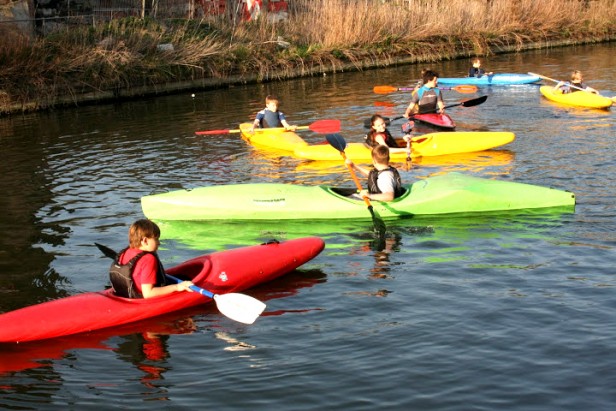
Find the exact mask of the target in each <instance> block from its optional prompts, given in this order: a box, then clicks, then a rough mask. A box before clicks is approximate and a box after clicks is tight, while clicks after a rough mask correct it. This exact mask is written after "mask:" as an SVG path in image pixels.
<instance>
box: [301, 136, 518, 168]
mask: <svg viewBox="0 0 616 411" xmlns="http://www.w3.org/2000/svg"><path fill="white" fill-rule="evenodd" d="M514 139H515V135H514V134H513V133H510V132H505V131H457V132H455V131H448V132H442V133H430V134H424V135H421V136H416V137H413V139H412V148H413V151H412V154H411V157H413V158H415V157H431V156H442V155H447V154H459V153H472V152H476V151H484V150H489V149H491V148H494V147H499V146H502V145H504V144H508V143H511V142H512V141H513V140H514ZM401 144H403V142H402V143H401ZM344 152H345V154H346V156H347V157H348V158H350V159H351V160H355V161H361V160H368V161H369V160H370V159H371V155H370V148H369V147H368V146H367V145H365V144H364V143H349V144H347V146H346V149H345V150H344ZM294 155H295V156H296V157H300V158H305V159H308V160H325V161H335V160H340V153H339V152H338V150H336V149H335V148H333V147H332V146H330V145H329V144H316V145H303V146H298V148H296V149H295V151H294ZM406 157H407V155H406V153H392V154H391V155H390V158H391V160H392V161H404V160H405V159H406Z"/></svg>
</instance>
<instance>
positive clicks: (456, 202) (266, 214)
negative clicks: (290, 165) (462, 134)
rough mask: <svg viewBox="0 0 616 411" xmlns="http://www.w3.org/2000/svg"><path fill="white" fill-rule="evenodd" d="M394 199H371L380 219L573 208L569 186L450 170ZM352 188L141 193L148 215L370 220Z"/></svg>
mask: <svg viewBox="0 0 616 411" xmlns="http://www.w3.org/2000/svg"><path fill="white" fill-rule="evenodd" d="M405 188H406V189H407V190H406V193H405V194H404V195H402V196H401V197H399V198H397V199H396V200H395V201H392V202H389V203H384V202H379V201H373V202H372V205H373V207H374V211H376V212H377V213H378V214H379V215H380V216H381V217H382V218H384V219H395V218H408V217H413V216H416V215H437V214H454V213H485V212H494V211H506V210H522V209H535V208H548V207H563V206H564V207H570V208H571V211H573V210H574V207H575V195H574V194H573V193H571V192H568V191H562V190H557V189H552V188H546V187H540V186H535V185H529V184H523V183H514V182H507V181H499V180H490V179H483V178H478V177H471V176H467V175H464V174H459V173H450V174H446V175H442V176H437V177H430V178H427V179H425V180H420V181H417V182H415V183H413V184H411V185H407V186H405ZM354 191H355V190H354V189H349V188H333V187H329V186H324V185H320V186H301V185H292V184H234V185H220V186H210V187H201V188H195V189H192V190H177V191H171V192H168V193H163V194H154V195H148V196H144V197H142V198H141V207H142V209H143V213H144V214H145V216H146V217H148V218H150V219H153V220H184V221H190V220H193V221H195V220H246V221H251V220H252V221H254V220H327V219H353V220H362V219H371V215H370V213H369V212H368V211H367V209H366V204H365V203H364V202H363V201H362V200H361V199H356V198H354V197H348V196H349V195H351V194H353V192H354Z"/></svg>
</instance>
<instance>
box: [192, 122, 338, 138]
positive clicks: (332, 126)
mask: <svg viewBox="0 0 616 411" xmlns="http://www.w3.org/2000/svg"><path fill="white" fill-rule="evenodd" d="M284 129H285V128H284V127H275V128H258V129H255V131H271V130H284ZM296 130H310V131H314V132H315V133H323V134H324V133H337V132H338V131H340V120H317V121H315V122H314V123H312V124H310V125H309V126H299V127H297V128H296ZM241 131H242V130H240V129H239V128H237V129H233V130H209V131H195V134H196V135H198V136H206V135H214V134H230V133H240V132H241Z"/></svg>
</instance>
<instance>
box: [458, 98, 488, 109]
mask: <svg viewBox="0 0 616 411" xmlns="http://www.w3.org/2000/svg"><path fill="white" fill-rule="evenodd" d="M487 99H488V96H481V97H477V98H473V99H470V100H466V101H463V102H462V107H473V106H478V105H480V104H481V103H485V101H486V100H487Z"/></svg>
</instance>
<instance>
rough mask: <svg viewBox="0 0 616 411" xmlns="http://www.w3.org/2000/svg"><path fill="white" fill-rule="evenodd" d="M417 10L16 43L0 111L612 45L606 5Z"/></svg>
mask: <svg viewBox="0 0 616 411" xmlns="http://www.w3.org/2000/svg"><path fill="white" fill-rule="evenodd" d="M424 3H426V2H422V1H419V0H417V1H408V0H407V1H396V0H391V1H389V2H384V3H382V2H368V1H366V2H361V3H359V4H356V3H354V7H352V8H350V7H348V6H347V4H346V2H345V0H313V1H302V0H298V1H297V4H296V6H295V8H294V13H293V14H292V15H291V17H290V18H289V19H288V20H287V21H284V22H271V21H268V19H267V18H265V17H264V18H261V19H260V20H258V21H256V22H250V23H241V24H237V25H231V26H230V25H229V24H227V23H228V22H227V21H225V20H224V19H222V18H221V17H218V18H214V19H207V20H206V19H202V20H198V21H197V20H173V21H155V20H151V19H134V18H128V19H122V20H113V21H111V22H109V23H106V24H104V25H99V26H95V27H81V28H80V27H77V28H75V27H71V30H70V31H69V30H68V29H65V30H63V29H60V30H58V31H57V32H55V33H53V34H51V35H47V36H45V37H44V38H39V39H36V40H34V41H31V40H28V39H18V40H17V41H12V42H10V44H4V45H3V46H2V47H1V48H0V61H2V62H3V64H2V65H0V77H1V78H2V79H3V84H2V86H0V113H4V114H7V113H18V112H26V111H35V110H44V109H52V108H56V107H65V106H75V105H81V104H93V103H99V102H110V101H118V100H123V99H131V98H141V97H146V96H154V95H161V94H169V93H177V92H184V91H187V90H192V91H196V90H202V89H208V88H218V87H227V86H229V85H233V84H245V83H255V82H266V81H278V80H284V79H290V78H296V77H302V76H314V75H323V74H328V73H334V72H343V71H352V70H365V69H374V68H379V67H387V66H391V65H401V64H425V63H433V62H436V61H441V60H449V59H456V58H469V57H472V56H475V55H479V56H489V55H490V54H498V53H508V52H519V51H523V50H529V49H538V48H546V47H558V46H568V45H575V44H587V43H597V42H607V41H614V40H616V11H615V10H613V7H612V4H613V2H612V1H611V0H592V1H577V0H545V1H542V2H534V1H533V0H519V1H517V2H515V4H510V3H512V2H510V1H505V0H490V1H484V0H474V1H469V0H466V1H461V0H451V1H448V2H427V3H431V4H430V5H427V4H424ZM536 3H539V4H536ZM417 16H421V17H417ZM443 16H446V18H445V17H443ZM469 27H470V28H472V30H467V29H468V28H469ZM24 73H28V74H27V76H24Z"/></svg>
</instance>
